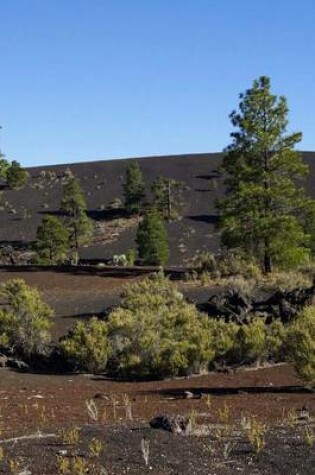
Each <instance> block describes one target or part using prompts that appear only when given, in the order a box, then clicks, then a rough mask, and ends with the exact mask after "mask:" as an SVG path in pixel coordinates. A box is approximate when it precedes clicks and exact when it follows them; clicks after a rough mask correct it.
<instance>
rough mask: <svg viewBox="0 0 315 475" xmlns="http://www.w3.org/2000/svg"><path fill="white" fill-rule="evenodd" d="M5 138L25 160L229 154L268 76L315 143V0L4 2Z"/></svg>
mask: <svg viewBox="0 0 315 475" xmlns="http://www.w3.org/2000/svg"><path fill="white" fill-rule="evenodd" d="M0 18H1V26H0V47H1V55H0V58H1V74H0V124H1V125H2V126H3V129H2V130H1V137H0V141H1V143H0V145H1V149H2V151H3V152H4V153H5V154H6V155H7V157H8V158H9V159H17V160H19V161H20V162H21V163H22V164H23V165H24V166H34V165H39V164H49V163H70V162H76V161H83V160H98V159H105V158H109V159H110V158H120V157H134V156H147V155H161V154H179V153H190V152H215V151H221V150H222V148H223V147H225V146H226V145H227V144H228V143H229V133H230V132H231V125H230V122H229V119H228V115H229V113H230V112H231V110H232V109H233V108H235V107H237V104H238V94H239V92H241V91H243V90H245V89H246V88H248V87H250V85H251V83H252V81H253V79H254V78H256V77H258V76H260V75H268V76H270V77H271V80H272V88H273V91H274V92H275V93H277V94H283V95H285V96H287V98H288V103H289V107H290V129H292V130H302V132H303V134H304V138H303V142H302V144H301V147H300V148H301V149H303V150H315V126H314V119H313V115H314V105H315V82H314V78H315V2H314V0H300V1H292V0H273V1H272V0H265V1H263V2H257V1H253V0H251V1H249V0H239V1H236V0H0Z"/></svg>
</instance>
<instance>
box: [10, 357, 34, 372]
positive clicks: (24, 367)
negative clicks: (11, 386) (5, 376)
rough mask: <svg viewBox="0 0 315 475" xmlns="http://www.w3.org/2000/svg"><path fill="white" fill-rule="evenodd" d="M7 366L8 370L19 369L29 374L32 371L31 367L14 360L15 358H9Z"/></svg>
mask: <svg viewBox="0 0 315 475" xmlns="http://www.w3.org/2000/svg"><path fill="white" fill-rule="evenodd" d="M7 366H8V368H14V369H18V370H20V371H23V372H27V371H29V370H30V367H29V365H28V364H27V363H25V362H24V361H21V360H17V359H14V358H8V361H7Z"/></svg>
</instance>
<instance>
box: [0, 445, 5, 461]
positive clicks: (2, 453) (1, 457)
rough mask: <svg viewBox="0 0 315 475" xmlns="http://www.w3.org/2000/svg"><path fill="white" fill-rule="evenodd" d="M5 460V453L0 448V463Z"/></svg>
mask: <svg viewBox="0 0 315 475" xmlns="http://www.w3.org/2000/svg"><path fill="white" fill-rule="evenodd" d="M4 458H5V451H4V448H3V447H1V446H0V463H1V462H3V460H4Z"/></svg>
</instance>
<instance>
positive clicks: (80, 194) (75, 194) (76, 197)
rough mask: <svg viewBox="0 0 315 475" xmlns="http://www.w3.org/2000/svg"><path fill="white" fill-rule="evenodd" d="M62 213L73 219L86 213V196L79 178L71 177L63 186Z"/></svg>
mask: <svg viewBox="0 0 315 475" xmlns="http://www.w3.org/2000/svg"><path fill="white" fill-rule="evenodd" d="M61 211H62V212H63V213H65V214H67V215H68V216H71V217H72V218H76V217H77V216H78V215H79V214H80V213H81V212H82V211H86V201H85V194H84V191H83V189H82V187H81V185H80V182H79V180H77V178H75V177H73V176H70V178H69V179H68V180H67V182H66V183H65V184H64V185H63V195H62V200H61Z"/></svg>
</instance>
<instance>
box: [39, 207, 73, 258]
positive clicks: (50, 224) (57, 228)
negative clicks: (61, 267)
mask: <svg viewBox="0 0 315 475" xmlns="http://www.w3.org/2000/svg"><path fill="white" fill-rule="evenodd" d="M35 249H36V251H37V253H38V257H39V262H40V263H41V264H57V263H62V262H64V260H65V259H66V257H67V254H68V252H69V234H68V230H67V228H65V226H64V225H63V224H62V223H61V221H60V220H59V219H58V218H56V217H55V216H50V215H47V216H45V217H44V218H43V221H42V223H41V224H40V225H39V227H38V228H37V235H36V243H35Z"/></svg>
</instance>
